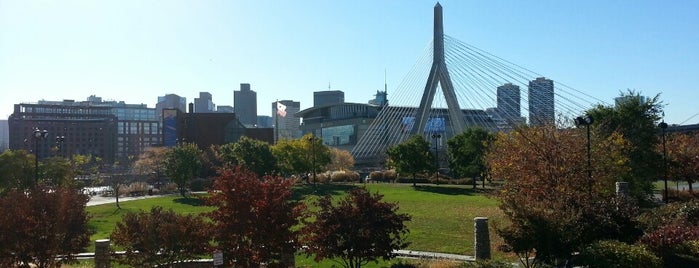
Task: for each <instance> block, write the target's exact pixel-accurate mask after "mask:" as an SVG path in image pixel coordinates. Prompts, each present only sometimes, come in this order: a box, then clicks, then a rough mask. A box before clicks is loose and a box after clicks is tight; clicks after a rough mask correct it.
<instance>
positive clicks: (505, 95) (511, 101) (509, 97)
mask: <svg viewBox="0 0 699 268" xmlns="http://www.w3.org/2000/svg"><path fill="white" fill-rule="evenodd" d="M497 101H498V106H497V107H498V108H497V113H498V114H499V115H500V117H501V118H502V119H504V120H506V121H507V122H508V123H513V122H515V121H516V120H518V119H519V118H520V117H521V116H522V115H521V108H520V97H519V86H517V85H513V84H512V83H507V84H504V85H502V86H499V87H498V89H497Z"/></svg>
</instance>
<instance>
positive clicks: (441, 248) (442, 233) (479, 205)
mask: <svg viewBox="0 0 699 268" xmlns="http://www.w3.org/2000/svg"><path fill="white" fill-rule="evenodd" d="M362 186H366V188H367V189H369V190H370V191H371V192H379V193H380V194H383V195H384V199H385V200H386V201H390V202H396V203H398V205H399V208H400V209H399V210H400V212H403V213H408V214H409V215H411V216H412V221H411V222H409V223H408V228H409V229H410V234H409V235H408V239H409V241H410V242H411V245H410V246H409V247H408V249H412V250H420V251H433V252H442V253H455V254H464V255H473V239H474V238H473V218H474V217H481V216H482V217H488V218H489V219H490V223H491V229H492V226H493V222H501V221H503V219H504V215H503V214H502V213H501V212H500V210H499V209H498V208H497V201H496V200H494V199H492V198H489V197H488V196H487V194H484V193H483V192H482V191H481V190H472V189H471V186H449V185H427V184H425V185H418V186H417V187H416V188H413V187H412V185H411V184H388V183H386V184H383V183H376V184H353V185H351V184H329V185H324V184H318V185H316V186H313V185H303V186H298V187H296V188H295V191H294V198H296V199H298V200H306V201H308V200H312V199H313V198H314V197H315V196H321V195H327V194H329V195H333V196H336V197H340V196H343V195H345V194H346V192H347V191H348V190H350V189H352V188H354V187H362ZM196 201H197V199H183V198H181V197H179V196H167V197H159V198H151V199H142V200H135V201H127V202H121V208H122V209H120V210H118V209H116V206H115V205H114V204H106V205H100V206H93V207H88V208H87V210H88V212H89V213H90V215H91V216H92V219H91V220H90V227H91V228H92V229H93V230H94V231H95V234H94V235H93V236H92V240H93V241H94V240H96V239H104V238H108V237H109V233H111V231H112V230H113V229H114V226H115V224H116V222H117V221H119V220H121V217H122V216H123V215H124V214H125V213H126V212H128V211H139V210H149V209H150V208H151V207H153V206H161V207H163V208H165V209H168V208H172V209H173V210H175V211H178V212H180V213H202V212H207V211H210V210H211V209H212V208H211V207H207V206H203V205H201V203H200V202H196ZM490 235H491V243H492V246H493V254H494V255H495V257H496V258H498V257H504V255H502V254H501V253H499V252H497V251H495V247H496V246H497V245H498V244H500V243H501V239H499V238H498V237H497V236H496V235H495V234H494V233H493V232H492V231H491V234H490ZM89 250H90V251H92V250H93V248H92V247H91V248H90V249H89ZM297 260H298V263H297V264H298V266H299V267H304V266H309V265H310V266H313V265H312V263H313V262H312V260H309V259H306V258H304V257H303V256H299V258H298V259H297ZM328 264H329V263H328ZM385 266H386V263H382V264H380V265H378V266H373V265H372V267H385Z"/></svg>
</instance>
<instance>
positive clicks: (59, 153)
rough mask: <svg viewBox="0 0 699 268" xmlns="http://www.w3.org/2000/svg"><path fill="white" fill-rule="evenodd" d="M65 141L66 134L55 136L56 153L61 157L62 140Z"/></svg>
mask: <svg viewBox="0 0 699 268" xmlns="http://www.w3.org/2000/svg"><path fill="white" fill-rule="evenodd" d="M65 141H66V136H56V146H57V147H58V155H59V156H61V157H63V151H62V150H63V142H65Z"/></svg>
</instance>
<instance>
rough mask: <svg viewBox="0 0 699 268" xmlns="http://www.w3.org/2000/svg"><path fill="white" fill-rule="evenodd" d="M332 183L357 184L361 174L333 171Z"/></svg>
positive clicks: (331, 174) (331, 175)
mask: <svg viewBox="0 0 699 268" xmlns="http://www.w3.org/2000/svg"><path fill="white" fill-rule="evenodd" d="M330 181H332V182H356V181H359V173H357V172H350V171H333V172H331V173H330Z"/></svg>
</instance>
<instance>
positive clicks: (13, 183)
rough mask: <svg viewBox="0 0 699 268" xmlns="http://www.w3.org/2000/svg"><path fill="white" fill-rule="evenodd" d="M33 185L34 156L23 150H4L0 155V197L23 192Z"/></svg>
mask: <svg viewBox="0 0 699 268" xmlns="http://www.w3.org/2000/svg"><path fill="white" fill-rule="evenodd" d="M33 185H34V155H31V154H29V153H27V151H25V150H6V151H4V152H3V153H2V154H0V195H2V194H4V193H6V192H8V191H10V190H12V189H17V190H20V191H21V190H25V189H29V188H30V187H32V186H33Z"/></svg>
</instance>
